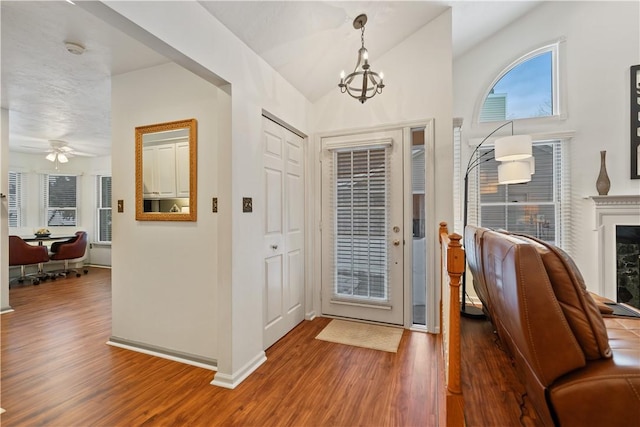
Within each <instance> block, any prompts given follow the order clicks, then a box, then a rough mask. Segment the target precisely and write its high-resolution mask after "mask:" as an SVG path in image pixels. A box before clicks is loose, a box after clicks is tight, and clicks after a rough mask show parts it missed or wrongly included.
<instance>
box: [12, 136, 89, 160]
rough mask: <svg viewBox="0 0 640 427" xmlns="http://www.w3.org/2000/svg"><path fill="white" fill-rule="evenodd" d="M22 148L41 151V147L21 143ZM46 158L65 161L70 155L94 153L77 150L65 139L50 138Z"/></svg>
mask: <svg viewBox="0 0 640 427" xmlns="http://www.w3.org/2000/svg"><path fill="white" fill-rule="evenodd" d="M22 148H23V149H28V150H38V151H41V152H42V151H43V150H42V148H41V147H34V146H28V145H22ZM46 153H47V155H46V157H45V158H46V159H47V160H49V161H51V162H55V163H56V165H57V164H58V163H67V162H68V161H69V158H70V157H74V156H82V157H95V155H94V154H90V153H85V152H82V151H77V150H75V149H73V148H71V147H70V146H69V143H68V142H67V141H63V140H60V139H50V140H49V149H48V150H47V151H46Z"/></svg>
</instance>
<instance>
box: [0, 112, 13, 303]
mask: <svg viewBox="0 0 640 427" xmlns="http://www.w3.org/2000/svg"><path fill="white" fill-rule="evenodd" d="M8 174H9V110H6V109H4V108H2V109H0V193H2V194H4V195H5V196H6V195H8V194H9V175H8ZM0 265H1V266H3V267H4V266H5V265H9V200H8V197H5V198H0ZM10 308H11V306H10V305H9V269H8V268H2V271H0V311H5V310H9V309H10Z"/></svg>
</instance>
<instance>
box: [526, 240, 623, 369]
mask: <svg viewBox="0 0 640 427" xmlns="http://www.w3.org/2000/svg"><path fill="white" fill-rule="evenodd" d="M518 237H520V238H522V239H526V240H529V241H531V242H532V243H533V244H534V246H535V247H536V249H537V250H538V253H539V254H540V257H541V258H542V262H543V264H544V267H545V269H546V271H547V275H548V276H549V279H550V281H551V286H552V287H553V291H554V293H555V295H556V298H557V300H558V302H559V303H560V307H561V308H562V311H563V313H564V315H565V317H566V319H567V322H568V323H569V326H570V327H571V330H572V331H573V333H574V335H575V337H576V339H577V340H578V342H579V343H580V347H582V351H583V352H584V355H585V358H586V359H587V360H596V359H600V358H610V357H611V355H612V353H611V348H610V347H609V337H608V336H607V328H606V327H605V324H604V321H603V320H602V315H601V314H600V309H599V308H598V305H597V304H596V302H595V301H594V300H593V298H592V297H591V294H590V293H589V292H588V291H587V287H586V285H585V283H584V279H583V278H582V274H580V271H579V270H578V267H577V266H576V265H575V263H574V262H573V260H572V259H571V257H569V255H567V254H566V253H565V252H564V251H563V250H562V249H560V248H558V247H556V246H554V245H551V244H549V243H547V242H544V241H542V240H538V239H535V238H533V237H530V236H522V235H518Z"/></svg>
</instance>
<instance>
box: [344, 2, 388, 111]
mask: <svg viewBox="0 0 640 427" xmlns="http://www.w3.org/2000/svg"><path fill="white" fill-rule="evenodd" d="M366 23H367V15H365V14H364V13H363V14H362V15H358V16H357V17H356V19H354V20H353V28H355V29H356V30H361V31H362V33H361V36H360V39H361V41H362V47H361V48H360V49H359V50H358V62H357V63H356V67H355V68H354V70H353V72H352V73H350V74H349V75H346V76H345V74H344V71H342V72H341V73H340V84H338V87H339V88H340V92H341V93H345V92H347V93H348V94H349V95H350V96H351V97H353V98H356V99H357V100H358V101H360V103H362V104H364V102H365V101H366V100H367V99H369V98H373V97H374V96H375V95H376V94H377V93H382V89H383V88H384V82H383V79H384V74H383V73H380V74H378V73H376V72H375V71H373V70H371V66H370V65H369V52H368V51H367V48H365V47H364V25H365V24H366Z"/></svg>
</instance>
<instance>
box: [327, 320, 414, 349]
mask: <svg viewBox="0 0 640 427" xmlns="http://www.w3.org/2000/svg"><path fill="white" fill-rule="evenodd" d="M400 338H402V329H400V328H393V327H390V326H379V325H369V324H367V323H359V322H349V321H346V320H337V319H334V320H332V321H331V322H330V323H329V324H328V325H327V326H325V328H324V329H323V330H322V331H321V332H320V333H319V334H318V336H316V339H317V340H322V341H329V342H334V343H338V344H346V345H352V346H355V347H364V348H371V349H373V350H380V351H388V352H390V353H397V352H398V345H399V344H400Z"/></svg>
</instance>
